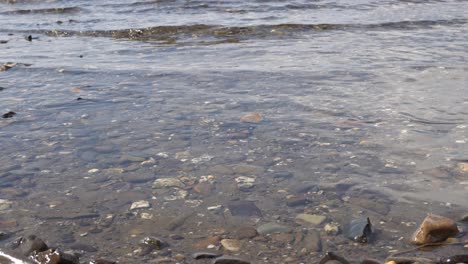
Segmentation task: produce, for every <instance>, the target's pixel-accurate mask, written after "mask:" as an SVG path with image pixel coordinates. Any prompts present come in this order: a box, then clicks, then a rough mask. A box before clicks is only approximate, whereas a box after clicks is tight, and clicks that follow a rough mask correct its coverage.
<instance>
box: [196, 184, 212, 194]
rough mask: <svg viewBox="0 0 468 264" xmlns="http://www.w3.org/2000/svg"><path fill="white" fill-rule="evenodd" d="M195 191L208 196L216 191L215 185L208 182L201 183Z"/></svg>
mask: <svg viewBox="0 0 468 264" xmlns="http://www.w3.org/2000/svg"><path fill="white" fill-rule="evenodd" d="M193 190H194V191H195V192H197V193H199V194H201V195H204V196H208V195H210V194H211V193H212V192H213V190H214V185H213V184H210V183H208V182H200V183H199V184H197V185H195V186H194V187H193Z"/></svg>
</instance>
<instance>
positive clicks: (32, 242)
mask: <svg viewBox="0 0 468 264" xmlns="http://www.w3.org/2000/svg"><path fill="white" fill-rule="evenodd" d="M13 248H15V249H16V250H18V251H19V252H21V254H23V255H24V256H29V255H30V254H31V253H33V252H42V251H45V250H47V249H49V247H48V246H47V245H46V243H44V241H42V239H40V238H38V237H36V236H35V235H30V236H28V237H27V238H23V237H20V238H19V239H18V240H16V241H15V242H14V245H13Z"/></svg>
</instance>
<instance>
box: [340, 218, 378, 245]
mask: <svg viewBox="0 0 468 264" xmlns="http://www.w3.org/2000/svg"><path fill="white" fill-rule="evenodd" d="M372 232H373V230H372V223H371V221H370V219H369V217H365V218H359V219H354V220H352V221H351V222H350V223H349V225H348V226H347V227H346V232H345V233H346V237H347V238H349V239H351V240H354V241H356V242H359V243H367V242H369V240H370V238H371V235H372Z"/></svg>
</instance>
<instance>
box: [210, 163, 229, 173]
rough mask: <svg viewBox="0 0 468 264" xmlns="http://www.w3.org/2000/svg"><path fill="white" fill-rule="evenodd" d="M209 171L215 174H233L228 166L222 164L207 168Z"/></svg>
mask: <svg viewBox="0 0 468 264" xmlns="http://www.w3.org/2000/svg"><path fill="white" fill-rule="evenodd" d="M209 170H210V172H211V173H213V174H215V175H232V174H234V171H233V170H232V169H231V168H229V167H228V166H224V165H215V166H213V167H211V168H209Z"/></svg>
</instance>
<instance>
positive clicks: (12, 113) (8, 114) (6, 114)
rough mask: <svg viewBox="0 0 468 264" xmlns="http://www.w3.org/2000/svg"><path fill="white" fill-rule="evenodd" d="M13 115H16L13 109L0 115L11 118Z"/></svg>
mask: <svg viewBox="0 0 468 264" xmlns="http://www.w3.org/2000/svg"><path fill="white" fill-rule="evenodd" d="M14 115H16V113H15V112H13V111H10V112H8V113H5V114H3V115H2V117H3V118H12V117H13V116H14Z"/></svg>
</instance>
